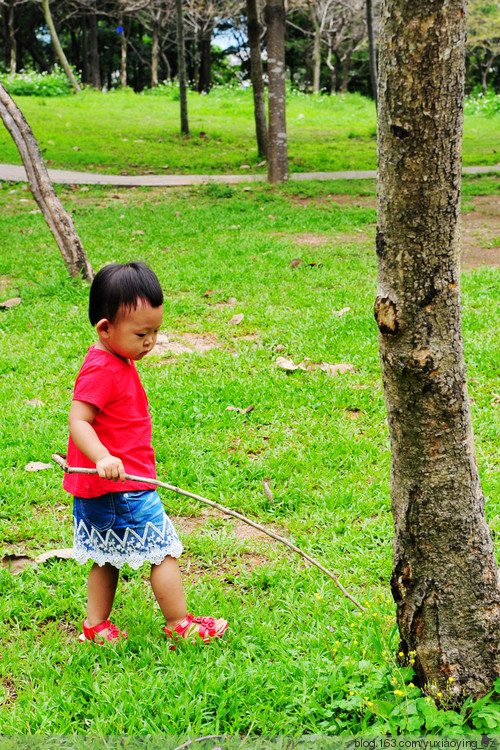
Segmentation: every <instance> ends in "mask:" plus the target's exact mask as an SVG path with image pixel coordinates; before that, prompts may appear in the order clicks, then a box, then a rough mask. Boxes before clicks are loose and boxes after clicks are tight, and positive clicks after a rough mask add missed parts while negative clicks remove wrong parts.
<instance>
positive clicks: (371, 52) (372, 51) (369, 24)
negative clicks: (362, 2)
mask: <svg viewBox="0 0 500 750" xmlns="http://www.w3.org/2000/svg"><path fill="white" fill-rule="evenodd" d="M366 28H367V33H368V58H369V62H370V82H371V86H372V96H373V99H374V101H375V107H377V48H376V45H375V30H374V28H373V0H366Z"/></svg>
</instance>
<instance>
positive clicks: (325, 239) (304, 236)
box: [271, 227, 371, 247]
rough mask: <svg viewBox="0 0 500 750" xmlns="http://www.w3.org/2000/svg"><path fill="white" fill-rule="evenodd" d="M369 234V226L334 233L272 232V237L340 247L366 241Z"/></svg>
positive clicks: (304, 245) (298, 242)
mask: <svg viewBox="0 0 500 750" xmlns="http://www.w3.org/2000/svg"><path fill="white" fill-rule="evenodd" d="M370 234H371V227H367V228H366V229H360V230H358V231H356V232H342V233H339V234H334V235H324V234H314V233H313V232H300V233H299V234H289V233H288V232H273V233H272V235H271V236H272V237H284V238H286V239H289V240H291V241H292V242H293V243H294V244H295V245H299V246H300V247H324V246H325V245H330V246H332V247H341V246H343V245H357V244H359V243H361V242H366V240H367V239H369V236H370Z"/></svg>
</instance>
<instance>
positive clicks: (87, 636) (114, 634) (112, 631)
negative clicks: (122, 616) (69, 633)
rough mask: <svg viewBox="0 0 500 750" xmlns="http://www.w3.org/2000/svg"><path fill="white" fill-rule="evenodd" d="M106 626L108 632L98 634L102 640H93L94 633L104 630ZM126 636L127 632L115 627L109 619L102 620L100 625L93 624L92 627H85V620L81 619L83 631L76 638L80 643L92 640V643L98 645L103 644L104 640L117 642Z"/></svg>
mask: <svg viewBox="0 0 500 750" xmlns="http://www.w3.org/2000/svg"><path fill="white" fill-rule="evenodd" d="M106 628H107V629H108V630H109V633H107V635H102V636H100V637H101V638H103V639H104V640H101V641H99V640H97V641H96V640H95V637H96V635H98V634H99V633H100V632H101V631H103V630H106ZM127 637H128V634H127V633H126V632H125V631H124V630H120V629H119V628H117V627H116V625H113V624H112V623H111V622H110V621H109V620H104V622H101V624H100V625H95V626H94V627H93V628H89V627H87V625H85V620H84V621H83V633H82V634H81V635H80V636H79V638H78V640H79V641H81V642H82V643H83V642H84V641H92V642H93V643H98V644H99V646H103V645H104V644H105V643H106V641H110V642H111V643H118V642H119V641H124V640H126V638H127Z"/></svg>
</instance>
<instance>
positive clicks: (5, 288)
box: [0, 276, 12, 297]
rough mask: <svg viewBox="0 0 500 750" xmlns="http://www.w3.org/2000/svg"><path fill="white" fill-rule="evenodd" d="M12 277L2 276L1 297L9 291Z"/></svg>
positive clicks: (0, 279) (0, 284)
mask: <svg viewBox="0 0 500 750" xmlns="http://www.w3.org/2000/svg"><path fill="white" fill-rule="evenodd" d="M11 284H12V279H10V278H9V277H8V276H0V297H3V296H4V295H5V294H7V292H8V291H9V289H10V287H11Z"/></svg>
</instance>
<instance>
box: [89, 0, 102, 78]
mask: <svg viewBox="0 0 500 750" xmlns="http://www.w3.org/2000/svg"><path fill="white" fill-rule="evenodd" d="M89 31H90V69H91V75H92V86H93V87H94V88H95V89H99V90H100V89H102V81H101V58H100V55H99V24H98V22H97V13H96V12H95V10H93V11H91V13H90V15H89Z"/></svg>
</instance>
